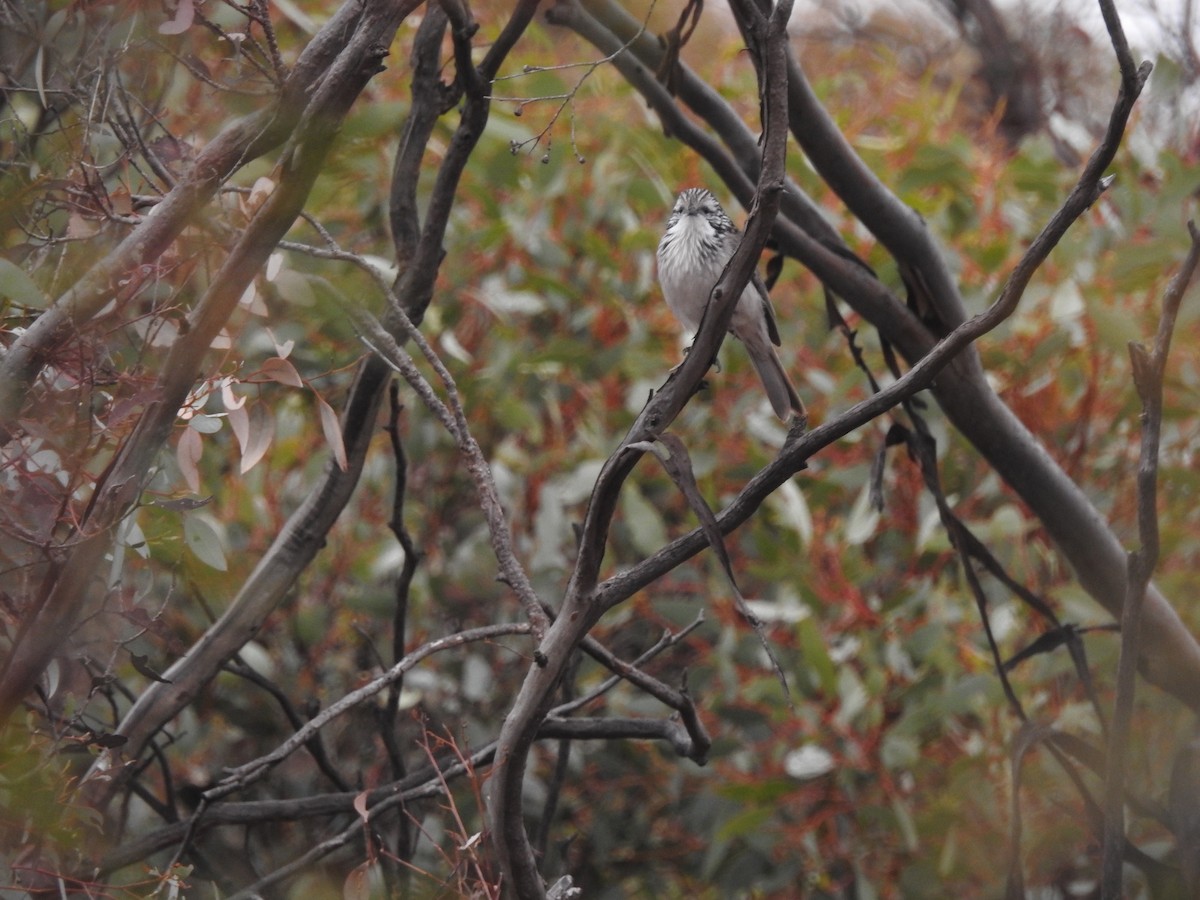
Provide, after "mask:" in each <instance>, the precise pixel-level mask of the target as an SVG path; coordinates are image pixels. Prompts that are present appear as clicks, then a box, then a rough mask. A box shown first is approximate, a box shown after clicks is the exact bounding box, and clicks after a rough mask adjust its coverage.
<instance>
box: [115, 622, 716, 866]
mask: <svg viewBox="0 0 1200 900" xmlns="http://www.w3.org/2000/svg"><path fill="white" fill-rule="evenodd" d="M703 621H704V618H703V616H698V617H697V618H696V619H695V620H694V621H693V622H692V623H691V624H690V625H688V626H686V627H685V628H683V629H681V630H680V631H677V632H666V633H664V635H663V637H662V638H661V639H660V640H659V641H658V642H657V643H655V644H654V646H652V647H651V648H649V649H648V650H646V651H645V652H644V653H642V654H641V655H640V656H638V658H637V659H635V660H634V661H633V662H632V663H622V662H620V661H615V664H613V665H610V664H609V662H604V664H605V665H606V666H608V667H609V668H612V669H613V671H614V672H616V673H617V674H616V675H614V676H612V677H610V678H606V679H605V680H604V681H602V682H601V683H600V684H598V685H596V686H595V687H593V688H592V689H591V690H589V691H588V692H587V693H586V694H584V695H582V696H580V697H578V698H576V699H574V700H571V701H569V702H567V703H561V704H559V705H557V706H555V707H554V709H552V710H551V711H550V714H549V716H550V717H557V718H562V717H565V716H569V715H570V714H571V713H573V712H575V711H576V710H578V709H581V708H582V707H584V706H586V705H587V704H589V703H593V702H595V701H596V700H597V699H598V698H600V697H602V696H603V695H604V694H606V693H607V692H608V691H610V690H611V689H612V688H613V686H614V685H615V684H617V683H618V682H619V681H621V680H623V679H624V680H628V681H630V682H631V683H633V684H635V685H639V686H641V685H642V684H643V683H644V681H645V680H649V681H650V682H653V681H654V680H653V679H652V678H651V677H650V676H648V675H646V674H645V673H644V672H642V671H641V670H640V669H638V668H636V667H638V666H641V665H644V664H645V663H646V662H648V661H650V660H651V659H653V658H654V657H656V656H657V655H659V654H660V653H662V652H663V651H665V650H667V649H669V648H671V647H674V646H675V645H677V644H678V643H679V642H680V641H682V640H683V639H684V638H686V637H687V635H688V634H690V633H691V632H692V631H693V630H695V629H696V628H698V627H699V626H700V625H701V624H702V623H703ZM589 641H590V642H591V643H592V645H593V649H595V648H596V647H598V646H599V645H597V644H595V642H594V641H591V639H589ZM587 643H588V642H585V647H584V649H585V650H587ZM588 652H591V651H590V650H589V651H588ZM593 655H595V654H593ZM603 655H606V656H607V657H609V659H610V660H611V654H610V653H609V652H608V651H607V650H604V651H603ZM597 658H600V657H599V656H597ZM649 692H650V693H654V691H653V690H649ZM654 696H656V697H658V696H659V694H658V693H654ZM660 699H662V698H661V697H660ZM663 702H664V703H666V704H667V705H668V706H671V707H672V708H675V706H674V704H673V703H671V702H670V700H669V699H664V700H663ZM681 714H682V718H683V721H684V726H685V727H687V728H688V729H689V732H690V733H692V740H693V741H696V740H697V738H696V733H695V731H693V729H692V726H691V725H689V724H688V721H687V716H686V714H683V713H682V711H681ZM693 714H694V710H693ZM701 731H702V728H701ZM705 737H706V739H707V736H705ZM494 750H495V742H494V741H493V742H492V743H490V744H487V745H486V746H484V747H483V748H481V749H480V750H479V751H477V752H476V753H475V754H474V755H472V756H471V758H470V759H469V760H468V762H469V763H470V768H471V769H478V768H480V767H482V766H484V765H487V764H488V763H489V762H491V759H492V753H493V751H494ZM693 758H694V756H693ZM442 774H443V775H455V776H457V775H461V774H465V770H464V769H462V768H455V767H454V766H451V767H448V768H446V769H443V770H442ZM436 779H437V775H436V773H429V772H428V771H427V770H418V771H416V772H413V773H410V774H409V775H407V776H405V777H404V778H401V779H398V780H397V781H395V782H393V783H391V784H388V785H383V786H381V787H378V788H375V789H373V790H371V791H370V792H369V795H368V798H369V800H370V802H371V803H379V802H380V801H382V800H384V799H386V798H389V797H392V796H393V795H395V794H397V793H398V792H399V793H402V794H403V795H404V798H405V799H410V798H412V797H414V796H416V795H415V794H414V792H419V791H423V790H425V789H426V788H428V786H429V785H430V783H431V782H433V781H435V780H436ZM359 793H361V792H359V791H347V792H344V793H337V794H318V795H315V796H308V797H300V798H296V799H291V800H266V801H259V800H255V801H249V802H243V803H236V802H228V801H218V802H215V803H213V804H211V805H210V806H208V807H207V808H206V809H205V812H204V815H203V817H200V816H198V815H193V816H192V818H191V819H190V820H189V821H187V822H174V823H171V824H169V825H166V826H164V827H162V828H160V829H158V830H157V831H154V832H152V833H150V834H147V835H142V836H141V837H138V838H135V839H132V840H130V841H128V842H126V843H124V844H122V846H121V847H120V848H117V849H114V850H112V851H110V852H109V854H108V855H107V856H106V857H105V858H104V859H103V860H101V862H100V865H99V872H100V873H101V874H108V873H111V872H114V871H117V870H119V869H122V868H124V867H125V866H128V865H132V864H134V863H136V862H138V861H140V860H144V859H145V858H146V857H148V856H150V855H152V854H154V853H157V852H159V851H161V850H164V849H166V848H169V847H171V846H175V845H178V844H179V843H180V842H181V841H183V840H186V839H189V838H190V836H193V835H195V834H201V833H203V832H205V831H210V830H212V829H213V828H215V827H217V826H220V825H227V824H237V825H255V824H261V823H266V822H279V821H296V820H298V819H303V818H311V817H319V816H333V815H339V814H343V813H349V812H351V811H352V803H353V801H354V799H355V797H357V796H358V794H359ZM420 796H427V794H424V793H422V794H420ZM378 811H379V810H377V808H376V807H375V806H372V807H371V814H372V815H374V814H375V813H376V812H378Z"/></svg>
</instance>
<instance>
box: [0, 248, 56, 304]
mask: <svg viewBox="0 0 1200 900" xmlns="http://www.w3.org/2000/svg"><path fill="white" fill-rule="evenodd" d="M0 297H6V298H7V299H9V300H11V301H12V302H13V303H15V304H17V305H18V306H24V307H27V308H29V309H45V308H46V307H47V306H49V305H50V300H49V298H48V297H46V295H45V294H43V293H42V291H41V289H40V288H39V287H38V286H37V285H36V284H34V283H33V279H32V278H30V277H29V276H28V275H26V274H25V272H24V271H23V270H22V269H21V268H20V267H19V266H18V265H17V264H16V263H14V262H12V261H11V260H8V259H0Z"/></svg>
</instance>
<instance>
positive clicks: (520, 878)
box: [488, 0, 792, 898]
mask: <svg viewBox="0 0 1200 900" xmlns="http://www.w3.org/2000/svg"><path fill="white" fill-rule="evenodd" d="M791 8H792V4H791V2H789V0H783V2H781V3H779V5H778V6H777V7H776V9H775V11H774V14H773V15H772V17H771V19H770V20H769V22H768V21H766V20H763V21H761V23H759V25H760V28H761V30H762V31H763V33H764V34H765V38H764V40H763V42H762V43H763V45H764V46H765V47H766V48H767V59H766V60H765V64H764V68H765V70H766V77H765V78H764V80H763V86H762V91H763V93H764V95H765V96H764V108H765V122H764V138H763V164H762V170H761V173H760V178H759V186H758V191H757V197H756V204H755V207H754V208H753V209H752V211H751V213H750V218H749V220H748V221H747V223H746V232H745V236H744V237H743V239H742V243H741V245H740V246H739V247H738V249H737V251H736V252H735V253H734V256H733V258H732V259H731V260H730V262H729V264H728V265H727V266H726V268H725V271H724V272H723V273H722V275H721V278H720V279H719V280H718V282H717V284H716V286H715V287H714V288H713V291H712V296H711V300H710V303H709V306H708V309H707V311H706V313H705V316H704V321H703V322H702V323H701V327H700V330H699V333H698V334H697V336H696V339H695V342H694V343H693V345H692V350H691V352H690V353H689V354H688V356H687V357H686V359H685V360H684V362H683V364H682V365H681V366H680V367H679V368H678V369H676V370H675V372H674V373H673V374H672V376H671V377H670V378H669V379H668V380H667V383H666V384H665V385H664V386H663V388H662V389H661V390H660V391H659V392H658V393H657V394H656V395H655V396H654V397H653V398H652V399H651V401H650V402H649V404H647V406H646V408H645V409H644V410H643V411H642V413H641V415H639V416H638V419H637V421H636V422H635V423H634V425H633V427H632V428H631V429H630V432H629V434H628V435H626V437H625V438H624V440H623V441H622V443H621V445H620V446H619V447H618V448H617V450H616V451H615V452H614V453H613V454H612V455H611V456H610V457H609V459H608V461H607V462H606V463H605V465H604V467H603V469H602V470H601V473H600V476H599V477H598V479H597V481H596V485H595V487H594V489H593V492H592V496H591V499H590V501H589V503H588V508H587V512H586V513H585V516H584V524H583V528H582V532H581V537H580V547H579V554H578V556H577V558H576V563H575V569H574V571H573V573H572V575H571V580H570V582H569V584H568V585H567V591H566V596H565V598H564V601H563V606H562V610H561V612H560V614H559V616H558V618H557V619H556V620H555V622H554V624H553V625H551V627H550V629H549V631H547V633H546V637H545V639H544V640H543V641H542V643H541V646H540V648H539V655H538V657H537V659H538V661H539V665H537V666H534V667H533V668H531V670H530V672H529V674H528V675H527V676H526V679H525V682H524V683H523V684H522V686H521V691H520V693H519V694H518V696H517V698H516V700H515V701H514V704H513V707H512V709H511V710H510V712H509V715H508V717H507V718H506V719H505V722H504V727H503V728H502V729H501V732H500V739H499V747H498V749H497V763H496V772H495V775H494V777H493V788H492V798H491V800H492V802H491V807H490V809H489V811H488V816H489V820H490V825H491V830H492V840H493V843H494V846H495V849H496V856H497V860H498V861H499V864H500V869H501V872H502V875H503V880H504V883H505V887H506V889H507V890H508V891H510V892H512V893H513V894H514V895H515V896H517V897H520V898H542V897H544V896H545V894H546V888H545V885H544V883H543V882H542V879H541V876H540V874H539V873H538V869H537V861H536V859H535V858H534V855H533V848H532V846H531V845H530V843H529V836H528V834H527V833H526V831H525V824H524V820H523V816H522V803H521V798H522V784H523V780H524V772H525V767H526V764H527V762H528V755H529V750H530V748H531V746H532V743H533V741H534V739H535V737H536V734H537V730H538V726H539V724H540V723H541V722H542V721H543V720H544V718H545V715H546V712H547V708H548V706H549V702H550V697H551V696H552V694H553V692H554V690H555V687H556V686H557V684H558V680H559V678H560V677H561V676H562V673H563V672H564V671H565V668H566V666H567V663H568V661H569V660H570V657H571V653H572V652H573V651H574V649H575V647H576V646H578V644H579V642H580V640H581V639H582V638H583V637H584V635H586V634H587V632H588V630H589V629H590V628H591V627H592V626H593V625H594V624H595V623H596V621H597V620H598V619H599V617H600V615H601V614H602V612H603V609H602V608H601V607H600V606H599V605H598V604H596V603H595V599H594V597H593V596H592V595H593V591H594V589H595V586H596V583H597V580H598V575H599V569H600V564H601V561H602V560H603V556H604V547H605V543H606V541H607V534H608V528H609V525H610V523H611V521H612V516H613V514H614V512H615V509H616V503H617V497H618V494H619V491H620V486H621V484H622V483H623V482H624V480H625V478H626V477H627V476H628V475H629V473H630V472H631V471H632V469H633V466H634V464H635V463H636V461H637V460H638V458H640V456H641V453H640V452H638V451H635V450H631V449H630V445H631V444H636V443H639V442H643V441H648V440H649V441H652V440H653V439H654V437H655V436H656V435H657V434H658V433H660V432H661V431H662V430H663V429H664V428H666V427H667V425H668V424H669V423H670V422H671V420H672V419H673V418H674V417H675V416H676V415H677V414H678V413H679V411H680V410H681V409H682V408H683V405H684V404H685V403H686V402H687V400H688V399H689V398H690V397H691V395H692V393H693V392H694V390H695V388H696V386H697V385H698V384H699V382H700V379H701V378H702V377H703V375H704V373H705V372H706V371H707V370H708V368H709V366H710V364H711V361H712V360H713V359H714V358H715V356H716V352H717V350H718V349H719V347H720V343H721V340H722V339H723V337H724V334H725V332H726V330H727V328H728V324H729V321H730V320H731V318H732V316H733V310H734V305H735V303H736V300H737V298H738V297H739V296H740V295H741V292H742V290H743V289H744V287H745V285H746V284H747V283H749V280H750V276H751V274H752V272H753V270H754V266H755V264H756V262H757V260H758V256H759V254H760V253H761V252H762V248H763V246H764V245H765V243H766V240H767V237H768V234H769V231H770V228H771V225H772V223H773V221H774V218H775V214H776V211H777V209H778V204H779V195H780V193H781V191H782V188H783V185H784V159H785V154H786V148H787V143H786V142H787V123H786V115H785V113H786V106H785V104H786V88H787V80H786V79H787V74H786V58H785V56H784V52H783V47H784V45H785V44H786V42H787V32H786V23H787V19H788V18H789V16H790V13H791Z"/></svg>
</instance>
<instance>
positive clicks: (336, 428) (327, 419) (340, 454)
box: [313, 391, 350, 472]
mask: <svg viewBox="0 0 1200 900" xmlns="http://www.w3.org/2000/svg"><path fill="white" fill-rule="evenodd" d="M313 394H314V395H315V396H316V398H317V409H319V410H320V411H321V430H322V431H324V432H325V441H326V443H328V444H329V449H330V450H332V451H333V458H334V459H336V460H337V464H338V468H339V469H341V470H342V471H343V472H345V471H346V469H347V468H349V465H350V464H349V463H348V462H347V461H346V442H345V441H343V440H342V425H341V423H340V422H339V421H338V417H337V413H335V412H334V411H333V407H332V406H330V405H329V404H328V403H326V402H325V398H324V397H322V396H321V395H320V394H318V393H316V391H313Z"/></svg>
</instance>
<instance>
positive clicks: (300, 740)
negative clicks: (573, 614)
mask: <svg viewBox="0 0 1200 900" xmlns="http://www.w3.org/2000/svg"><path fill="white" fill-rule="evenodd" d="M528 633H529V625H528V624H526V623H525V622H505V623H501V624H499V625H483V626H481V627H479V628H469V629H467V630H466V631H459V632H456V633H455V634H450V635H447V636H446V637H443V638H439V639H438V640H436V641H430V642H429V643H427V644H423V645H422V646H420V647H418V648H417V649H416V650H414V651H413V652H412V653H407V654H405V656H404V658H403V659H401V660H400V661H399V662H398V663H396V664H395V665H394V666H392V667H391V668H390V669H388V670H387V671H386V672H384V673H383V674H382V675H380V676H378V677H377V678H373V679H371V680H370V681H368V682H367V683H366V684H364V685H363V686H362V687H360V688H356V689H355V690H353V691H350V693H348V694H346V695H345V696H343V697H342V698H340V699H339V700H338V701H337V702H336V703H332V704H330V705H329V706H327V707H326V708H325V709H323V710H321V712H319V713H317V715H315V716H313V717H312V718H311V719H309V720H308V721H307V722H305V723H304V725H303V726H301V727H300V728H298V729H296V731H295V732H294V733H293V734H292V736H291V737H289V738H288V739H287V740H286V741H284V742H283V743H282V744H280V745H279V746H278V747H276V748H275V749H274V750H272V751H271V752H270V753H266V754H264V755H262V756H260V757H258V758H257V759H254V760H251V761H250V762H248V763H245V764H244V765H241V766H238V767H237V768H235V769H230V770H229V771H228V773H227V774H226V776H225V777H224V778H222V779H221V781H220V782H219V783H218V784H217V785H216V786H215V787H212V788H209V789H208V790H207V791H205V792H204V798H205V799H206V800H208V801H209V802H210V803H211V802H213V801H215V800H220V799H221V798H222V797H226V796H228V795H229V794H231V793H233V792H234V791H236V790H241V789H242V788H245V787H247V786H248V785H251V784H253V783H254V782H256V781H258V780H259V779H261V778H263V777H264V776H265V775H266V774H267V773H268V772H269V771H270V770H271V769H272V768H274V767H275V766H277V765H278V764H279V763H281V762H283V760H285V759H287V758H288V757H289V756H290V755H291V754H292V753H294V752H295V751H296V750H298V749H299V748H300V747H303V746H304V745H305V744H306V743H307V742H308V741H309V740H311V739H312V737H313V736H314V735H315V734H317V732H319V731H320V730H321V729H322V728H324V727H325V726H326V725H327V724H328V723H329V722H330V721H332V720H333V719H336V718H337V717H338V716H340V715H342V714H343V713H345V712H347V711H349V710H351V709H353V708H354V707H355V706H357V705H358V704H360V703H362V702H363V701H364V700H367V699H369V698H371V697H374V696H375V695H376V694H378V693H379V692H380V691H382V690H383V689H384V688H386V687H388V686H389V685H392V684H394V683H395V682H396V681H398V680H399V679H401V678H402V677H404V673H405V672H407V671H409V670H410V669H412V668H413V666H415V665H416V664H417V663H419V662H420V661H421V660H423V659H425V658H426V657H427V656H432V655H433V654H434V653H438V652H440V651H442V650H449V649H450V648H452V647H461V646H462V645H463V644H469V643H472V642H474V641H490V640H494V639H495V638H498V637H504V636H506V635H513V634H528Z"/></svg>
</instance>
